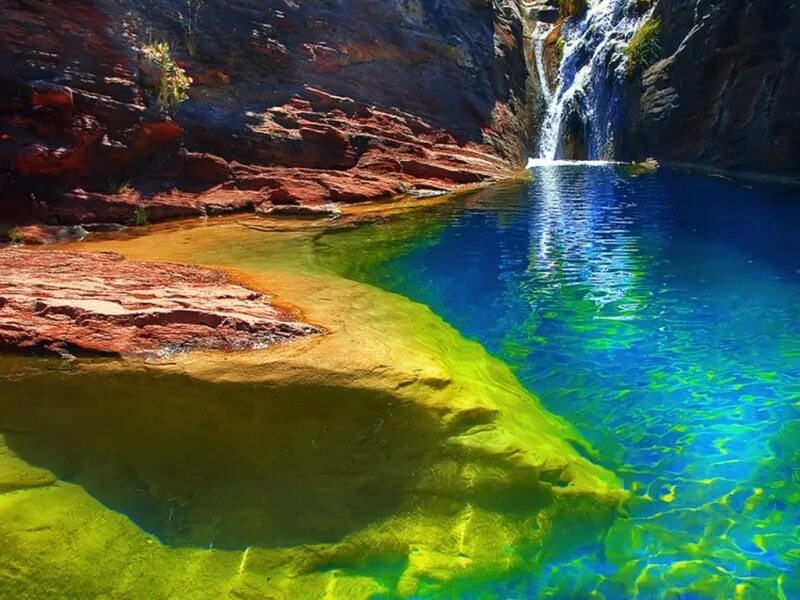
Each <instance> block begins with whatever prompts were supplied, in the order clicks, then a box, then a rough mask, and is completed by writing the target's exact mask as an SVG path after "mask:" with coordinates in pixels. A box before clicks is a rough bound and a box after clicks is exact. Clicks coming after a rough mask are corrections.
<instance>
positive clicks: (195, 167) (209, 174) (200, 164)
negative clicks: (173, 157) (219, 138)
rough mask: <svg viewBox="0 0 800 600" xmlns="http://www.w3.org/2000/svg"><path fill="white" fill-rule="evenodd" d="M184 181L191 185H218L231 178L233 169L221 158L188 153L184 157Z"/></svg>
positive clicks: (205, 154)
mask: <svg viewBox="0 0 800 600" xmlns="http://www.w3.org/2000/svg"><path fill="white" fill-rule="evenodd" d="M182 159H183V160H182V162H183V171H182V173H181V175H182V177H183V179H184V180H186V181H189V182H191V183H211V184H218V183H223V182H225V181H228V180H229V179H230V178H231V168H230V166H229V165H228V163H227V162H225V161H224V160H223V159H221V158H220V157H219V156H214V155H213V154H207V153H200V152H186V153H185V154H184V155H183V157H182Z"/></svg>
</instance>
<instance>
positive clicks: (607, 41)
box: [532, 0, 652, 162]
mask: <svg viewBox="0 0 800 600" xmlns="http://www.w3.org/2000/svg"><path fill="white" fill-rule="evenodd" d="M651 12H652V9H650V10H649V11H647V12H646V13H644V14H641V13H640V12H638V11H637V9H636V2H632V0H595V1H594V2H593V3H592V4H590V6H589V9H588V11H587V13H586V15H584V17H583V18H581V19H579V20H578V19H573V18H570V19H567V20H566V21H565V23H564V25H563V27H562V29H561V35H562V37H563V40H564V46H563V58H562V60H561V67H560V70H559V79H558V86H557V87H556V90H555V92H551V91H550V90H549V89H548V88H547V81H546V78H545V77H544V76H543V73H542V72H540V74H539V77H540V79H541V80H542V84H543V89H544V90H545V91H544V94H545V102H546V103H547V110H546V112H545V118H544V122H543V123H542V131H541V137H540V140H539V153H538V154H539V160H538V161H532V162H541V161H542V160H544V161H550V160H554V159H558V158H564V154H565V149H564V139H565V134H568V135H569V136H570V137H572V138H573V139H574V138H575V137H577V138H578V143H579V144H580V145H582V147H583V150H582V152H581V153H582V154H584V155H585V156H580V155H578V156H576V155H575V154H576V152H575V144H574V143H573V144H572V151H571V152H569V153H568V154H571V155H570V156H567V157H566V158H584V157H585V158H588V159H591V160H602V159H606V160H611V159H613V158H614V130H615V127H616V125H617V122H618V118H619V114H620V104H621V98H620V96H621V90H622V86H623V83H624V80H625V77H626V73H625V67H626V57H625V53H624V49H625V46H626V45H627V44H628V42H630V40H631V38H632V37H633V35H634V34H635V33H636V31H637V30H638V29H639V27H641V26H642V24H643V23H644V22H645V21H646V20H647V19H648V18H649V17H650V14H651ZM539 43H540V41H539V40H538V39H537V37H536V36H535V37H534V45H535V46H534V49H535V53H536V62H537V69H539V63H540V55H539V50H540V49H539ZM542 63H543V61H542ZM543 70H544V66H542V71H543ZM576 132H577V136H576Z"/></svg>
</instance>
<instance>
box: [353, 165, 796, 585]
mask: <svg viewBox="0 0 800 600" xmlns="http://www.w3.org/2000/svg"><path fill="white" fill-rule="evenodd" d="M533 175H534V179H533V181H532V182H530V183H527V184H525V185H522V186H517V187H510V188H509V187H506V188H502V189H497V190H490V191H488V192H483V193H480V194H478V195H476V196H473V197H471V198H468V199H467V200H466V201H465V202H464V203H463V205H462V206H460V207H459V208H458V209H455V210H451V211H449V212H448V214H447V217H446V219H447V220H446V223H445V225H444V227H443V228H439V229H436V228H434V229H433V230H430V229H428V230H427V231H426V232H425V233H423V234H420V236H419V237H418V238H417V239H414V240H412V241H411V242H410V243H407V244H406V245H405V246H404V247H403V250H402V253H401V254H400V255H399V256H398V255H393V256H392V257H391V258H389V259H388V260H387V261H385V262H383V263H381V264H377V265H373V266H371V267H370V268H368V269H367V271H366V272H363V271H362V272H360V273H359V275H358V277H359V278H361V279H365V280H367V281H369V282H370V283H373V284H376V285H379V286H381V287H383V288H386V289H389V290H392V291H395V292H398V293H401V294H403V295H406V296H408V297H410V298H412V299H414V300H417V301H419V302H422V303H425V304H427V305H429V306H430V307H431V308H432V309H433V310H434V311H436V312H437V313H439V314H440V315H442V316H443V317H444V318H445V319H447V320H448V321H449V322H450V323H451V324H452V325H454V326H455V327H457V328H458V329H459V330H460V331H461V332H462V333H464V334H465V335H466V336H468V337H471V338H474V339H476V340H479V341H480V342H481V343H482V344H484V345H485V346H486V347H487V348H488V349H489V350H490V351H491V352H492V353H493V354H495V355H496V356H498V357H500V358H502V359H503V360H505V361H506V362H507V363H509V364H510V365H512V367H513V368H514V369H515V370H516V372H517V374H518V376H519V378H520V379H521V380H522V381H523V383H524V384H525V385H526V386H528V387H529V388H530V389H531V390H533V391H534V392H535V393H537V394H538V395H539V396H540V397H541V398H542V400H543V402H544V403H545V405H546V406H547V407H548V408H549V409H550V410H551V411H553V412H555V413H558V414H560V415H562V416H564V417H566V418H567V419H568V420H569V421H571V422H572V423H573V424H575V425H576V426H577V427H578V429H580V430H581V432H582V433H583V434H584V435H585V436H586V438H588V439H589V440H590V442H591V443H592V444H593V445H594V446H595V448H596V449H597V452H598V455H597V460H598V461H599V462H600V463H602V464H603V465H604V466H606V467H609V468H611V469H613V470H615V471H616V472H617V473H618V474H619V475H620V476H621V477H622V478H623V480H624V482H625V485H626V487H628V488H629V489H630V490H631V491H632V493H633V500H632V501H631V503H630V506H629V507H628V509H627V510H628V514H626V515H623V516H622V517H620V519H619V520H618V521H617V522H616V524H615V525H614V526H613V527H612V528H611V529H610V530H609V531H608V532H607V534H606V535H605V536H604V537H603V539H601V540H599V541H598V543H597V544H593V545H591V546H588V547H583V548H580V549H579V550H578V551H576V552H575V553H574V554H573V555H572V556H568V557H565V558H563V559H560V560H559V562H557V563H554V564H550V565H549V566H548V567H547V568H546V569H545V571H544V572H540V573H537V574H535V575H534V576H531V575H525V576H520V577H519V578H518V580H513V581H504V582H494V583H491V584H487V587H486V588H484V589H480V590H475V594H476V596H478V595H481V596H484V595H486V594H487V593H489V594H491V595H495V596H497V597H502V598H575V599H582V598H609V599H616V598H631V597H638V598H648V599H649V598H786V599H788V600H792V599H796V598H800V193H799V192H798V190H797V189H796V188H785V187H778V186H773V185H766V184H753V185H748V184H743V183H741V182H733V181H729V180H725V179H721V178H717V177H709V176H705V175H699V174H691V173H685V172H680V171H671V170H662V171H660V172H658V173H656V174H649V175H643V176H639V177H632V176H630V175H629V174H627V173H626V172H625V171H624V170H622V169H621V168H619V167H614V166H603V167H601V166H580V167H578V166H562V167H542V168H538V169H535V170H534V172H533Z"/></svg>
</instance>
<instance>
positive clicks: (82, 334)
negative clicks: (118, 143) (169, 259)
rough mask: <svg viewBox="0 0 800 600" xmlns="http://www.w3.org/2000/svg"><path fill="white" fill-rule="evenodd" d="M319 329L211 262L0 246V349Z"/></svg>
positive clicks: (144, 349)
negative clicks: (200, 264) (147, 259)
mask: <svg viewBox="0 0 800 600" xmlns="http://www.w3.org/2000/svg"><path fill="white" fill-rule="evenodd" d="M320 332H321V331H320V329H319V328H317V327H314V326H312V325H307V324H305V323H300V322H297V321H296V320H294V319H293V318H292V316H291V315H290V314H289V313H288V312H286V311H285V310H282V309H279V308H277V307H275V306H274V305H272V304H271V303H270V302H269V298H268V297H266V296H265V295H263V294H261V293H259V292H256V291H254V290H251V289H248V288H245V287H243V286H241V285H237V284H235V283H232V282H231V281H230V280H229V278H228V277H227V276H226V275H225V274H223V273H220V272H217V271H212V270H208V269H201V268H197V267H190V266H183V265H175V264H170V263H158V262H135V261H127V260H125V259H124V258H123V257H122V256H120V255H118V254H113V253H80V252H56V251H53V252H37V251H31V250H24V249H19V248H5V249H2V250H0V351H4V352H16V353H55V354H61V355H66V354H81V353H84V354H85V353H89V354H107V355H119V356H126V355H151V354H158V355H164V354H169V353H173V352H180V351H187V350H192V349H195V348H214V349H223V350H233V349H236V350H241V349H247V348H257V347H262V346H265V345H268V344H272V343H276V342H282V341H287V340H291V339H293V338H295V337H298V336H304V335H310V334H315V333H320Z"/></svg>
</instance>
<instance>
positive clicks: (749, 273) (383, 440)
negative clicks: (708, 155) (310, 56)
mask: <svg viewBox="0 0 800 600" xmlns="http://www.w3.org/2000/svg"><path fill="white" fill-rule="evenodd" d="M530 174H531V176H530V178H529V179H528V180H526V181H521V182H520V181H517V182H510V183H507V184H501V185H496V186H493V187H490V188H486V189H483V190H480V191H476V192H472V193H469V194H464V195H461V196H459V197H455V198H452V199H449V200H447V201H438V202H430V203H421V204H420V206H417V207H414V208H413V209H411V210H399V211H396V212H393V211H387V212H384V213H382V214H368V213H365V214H364V215H360V216H359V214H355V215H346V216H345V218H343V219H341V222H338V223H336V222H317V223H314V224H312V223H305V224H300V225H298V224H296V223H295V224H290V223H288V222H286V221H280V220H273V221H270V220H260V219H256V218H252V217H242V218H234V219H228V220H223V221H221V222H215V221H209V222H208V223H206V224H203V225H198V224H197V223H190V224H183V225H171V226H166V227H161V228H158V229H155V230H151V231H148V232H147V234H146V235H143V236H133V237H130V238H128V239H123V238H119V237H117V238H115V239H109V240H97V241H90V242H88V243H82V244H78V245H76V246H75V247H74V248H73V249H77V250H87V251H96V250H113V251H116V252H120V253H122V254H124V255H126V256H127V257H129V258H132V259H138V260H149V259H157V260H162V261H163V260H166V261H177V262H187V263H195V264H200V265H205V266H210V267H218V268H221V269H224V270H227V271H228V272H230V273H231V274H232V276H233V277H234V279H235V280H237V281H240V282H242V283H244V284H247V285H249V286H251V287H253V288H255V289H258V290H264V291H265V292H268V293H269V294H271V297H272V298H273V299H274V300H275V301H276V302H277V303H278V304H279V305H285V306H289V307H292V308H293V309H296V310H298V311H301V312H302V314H303V318H304V319H305V320H307V321H308V322H309V323H313V324H315V325H318V326H320V327H321V328H322V330H324V332H325V333H324V335H319V336H309V337H307V338H304V339H302V340H295V341H293V342H291V343H288V344H282V345H277V346H274V347H270V348H266V349H261V350H252V351H248V352H241V353H228V354H225V353H218V352H198V353H189V354H180V353H178V354H175V355H169V356H162V357H156V358H154V359H153V360H148V361H127V362H126V361H115V360H109V359H104V360H92V359H82V360H78V361H73V362H71V363H63V362H60V361H52V360H51V361H46V362H43V361H40V360H32V359H28V358H25V359H9V358H4V359H3V360H2V362H0V372H2V376H0V442H2V443H0V558H2V566H0V581H2V582H6V583H8V582H14V585H15V586H16V587H15V589H16V590H17V591H18V592H19V593H20V595H25V594H27V595H28V596H29V597H42V595H45V596H46V595H47V594H50V595H52V596H57V597H74V596H76V594H78V595H80V594H83V595H92V596H95V595H98V596H99V595H103V594H106V595H108V594H109V593H112V592H113V594H114V595H116V596H118V597H133V598H138V597H178V596H180V597H184V598H207V597H220V598H223V597H237V598H263V597H274V598H348V599H349V598H394V597H409V598H419V599H428V598H431V599H432V598H464V599H473V598H475V599H477V598H491V599H494V598H501V599H509V600H512V599H519V600H522V599H525V600H527V599H531V598H556V599H567V598H574V599H584V598H605V599H607V600H617V599H622V598H641V599H648V600H649V599H651V598H653V599H655V598H690V599H695V598H697V599H701V598H703V599H706V598H709V599H710V598H726V599H727V598H743V599H761V598H764V599H766V598H778V599H781V598H783V599H792V598H796V597H798V596H800V548H799V547H798V539H800V250H798V245H797V241H798V233H799V232H800V197H799V196H798V192H797V189H796V188H789V187H782V186H776V185H772V184H766V183H752V184H751V183H743V182H741V181H732V180H728V179H725V178H721V177H715V176H709V175H705V174H697V173H690V172H684V171H679V170H670V169H661V170H660V171H658V172H655V173H639V174H636V173H632V172H631V171H630V169H628V168H626V167H624V166H620V165H559V166H541V167H536V168H534V169H532V170H531V173H530ZM405 208H406V209H407V208H409V207H408V206H406V207H405ZM623 487H624V488H625V489H626V490H627V492H625V491H623V490H622V488H623ZM0 591H1V590H0ZM0 595H2V593H0ZM148 595H149V596H148Z"/></svg>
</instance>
